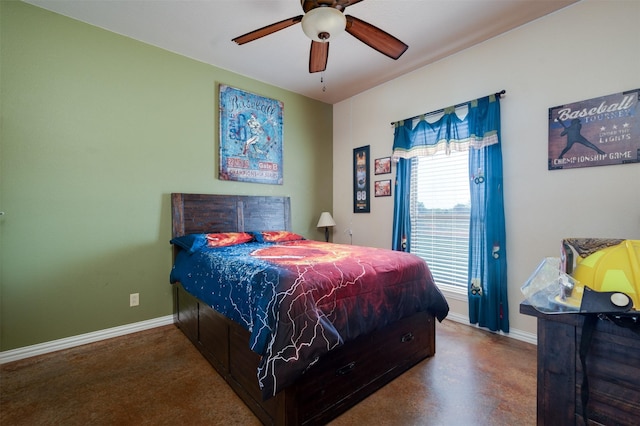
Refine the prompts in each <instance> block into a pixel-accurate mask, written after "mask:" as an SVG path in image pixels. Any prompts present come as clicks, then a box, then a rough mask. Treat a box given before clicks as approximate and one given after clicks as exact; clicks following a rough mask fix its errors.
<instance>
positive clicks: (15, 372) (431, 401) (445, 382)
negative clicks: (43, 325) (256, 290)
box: [0, 320, 536, 426]
mask: <svg viewBox="0 0 640 426" xmlns="http://www.w3.org/2000/svg"><path fill="white" fill-rule="evenodd" d="M436 329H437V337H436V355H435V356H434V357H432V358H429V359H426V360H424V361H422V362H421V363H420V364H418V365H416V366H415V367H414V368H412V369H411V370H409V371H407V372H406V373H405V374H403V375H402V376H400V377H399V378H397V379H396V380H394V381H393V382H391V383H389V384H388V385H387V386H385V387H383V388H382V389H380V390H379V391H378V392H376V393H374V394H373V395H371V396H370V397H369V398H367V399H365V400H364V401H362V402H361V403H360V404H358V405H356V406H355V407H353V408H352V409H350V410H349V411H347V412H346V413H344V414H343V415H341V416H340V417H338V418H336V419H335V420H334V421H333V422H331V425H332V426H346V425H402V426H410V425H432V426H440V425H442V426H444V425H447V426H456V425H487V426H489V425H490V426H497V425H519V426H524V425H534V424H535V423H536V418H535V415H536V347H535V346H534V345H530V344H527V343H524V342H520V341H517V340H515V339H510V338H508V337H504V336H500V335H496V334H492V333H489V332H486V331H484V330H480V329H477V328H474V327H470V326H467V325H463V324H459V323H456V322H453V321H449V320H445V321H443V323H442V324H437V326H436ZM185 423H188V424H192V425H201V424H207V425H259V424H260V422H259V421H258V420H257V419H256V418H255V417H254V416H253V414H252V413H251V411H249V409H248V408H247V407H246V406H245V405H244V404H243V403H242V402H241V401H240V399H239V398H238V397H237V396H236V395H235V393H234V392H233V391H232V390H231V389H230V388H229V387H228V386H227V385H226V383H225V382H224V380H223V379H221V378H220V376H218V374H217V373H216V372H215V370H213V368H212V367H211V366H210V365H209V364H208V363H207V361H206V360H205V359H204V358H203V357H202V356H201V355H200V353H199V352H198V351H197V350H196V349H195V348H194V347H193V346H192V345H191V343H190V342H189V341H188V340H187V339H186V337H184V336H183V335H182V333H181V332H180V331H179V330H178V329H177V328H175V327H174V326H165V327H159V328H156V329H152V330H147V331H144V332H140V333H136V334H131V335H127V336H122V337H117V338H114V339H110V340H106V341H102V342H98V343H93V344H90V345H85V346H81V347H77V348H72V349H68V350H64V351H60V352H56V353H52V354H46V355H41V356H38V357H33V358H29V359H25V360H20V361H16V362H13V363H8V364H4V365H2V366H0V424H1V425H3V426H5V425H6V426H9V425H16V426H17V425H29V426H32V425H69V426H73V425H164V424H172V425H175V424H185Z"/></svg>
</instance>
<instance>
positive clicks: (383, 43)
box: [346, 16, 409, 59]
mask: <svg viewBox="0 0 640 426" xmlns="http://www.w3.org/2000/svg"><path fill="white" fill-rule="evenodd" d="M346 31H347V32H348V33H349V34H351V35H352V36H354V37H355V38H357V39H358V40H360V41H361V42H363V43H364V44H366V45H367V46H369V47H372V48H374V49H375V50H377V51H378V52H380V53H382V54H385V55H387V56H388V57H390V58H391V59H398V58H399V57H400V56H402V54H403V53H404V52H405V51H406V50H407V49H408V48H409V46H407V45H406V44H404V43H403V42H401V41H400V40H398V39H397V38H395V37H394V36H392V35H391V34H389V33H387V32H384V31H382V30H381V29H380V28H378V27H376V26H374V25H371V24H370V23H368V22H365V21H363V20H362V19H358V18H356V17H355V16H347V29H346Z"/></svg>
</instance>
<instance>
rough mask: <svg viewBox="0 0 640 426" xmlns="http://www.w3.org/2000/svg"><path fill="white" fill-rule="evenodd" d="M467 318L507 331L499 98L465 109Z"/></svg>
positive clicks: (474, 104) (474, 102) (505, 253)
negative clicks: (468, 207) (468, 198)
mask: <svg viewBox="0 0 640 426" xmlns="http://www.w3.org/2000/svg"><path fill="white" fill-rule="evenodd" d="M468 118H469V127H470V133H471V145H472V146H474V147H477V148H476V149H471V150H470V151H469V176H470V178H471V179H470V192H471V223H470V225H469V281H470V283H469V293H468V297H469V321H470V322H471V323H472V324H478V325H479V326H481V327H486V328H488V329H489V330H492V331H497V330H502V331H504V332H505V333H508V332H509V309H508V302H507V250H506V241H505V221H504V197H503V191H502V190H503V185H502V150H501V143H500V101H499V99H497V98H494V97H491V98H490V97H487V98H482V99H478V100H477V101H473V102H472V103H471V105H470V109H469V114H468Z"/></svg>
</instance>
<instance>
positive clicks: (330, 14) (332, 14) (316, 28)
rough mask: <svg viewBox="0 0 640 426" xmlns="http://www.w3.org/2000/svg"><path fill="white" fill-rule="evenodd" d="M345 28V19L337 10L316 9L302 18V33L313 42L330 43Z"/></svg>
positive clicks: (327, 8) (328, 8)
mask: <svg viewBox="0 0 640 426" xmlns="http://www.w3.org/2000/svg"><path fill="white" fill-rule="evenodd" d="M346 27H347V18H346V17H345V16H344V14H343V13H342V12H340V11H339V10H338V9H334V8H332V7H328V6H324V7H316V8H315V9H311V10H310V11H308V12H307V13H305V15H304V16H303V17H302V31H304V33H305V34H306V36H307V37H309V38H310V39H311V40H314V41H320V42H324V41H331V40H333V39H334V38H336V37H338V36H339V35H340V34H342V33H343V32H344V30H345V28H346Z"/></svg>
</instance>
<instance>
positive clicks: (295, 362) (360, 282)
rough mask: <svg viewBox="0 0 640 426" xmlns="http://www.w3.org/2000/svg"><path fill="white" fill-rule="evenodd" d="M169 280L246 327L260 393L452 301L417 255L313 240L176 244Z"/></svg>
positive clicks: (443, 310) (440, 314)
mask: <svg viewBox="0 0 640 426" xmlns="http://www.w3.org/2000/svg"><path fill="white" fill-rule="evenodd" d="M170 280H171V282H172V283H175V282H180V283H181V284H182V286H183V287H184V289H185V290H186V291H187V292H189V293H190V294H192V295H193V296H195V297H197V298H198V299H199V300H201V301H202V302H204V303H206V304H208V305H209V306H211V307H212V308H213V309H215V310H216V311H218V312H220V313H221V314H223V315H225V316H226V317H228V318H229V319H231V320H233V321H236V322H237V323H239V324H241V325H242V326H243V327H245V328H246V329H247V330H248V331H249V332H250V334H251V339H250V346H251V349H252V350H253V351H254V352H256V353H258V354H260V355H261V361H260V365H259V368H258V372H257V374H258V380H259V383H260V386H261V388H262V391H263V396H264V397H265V398H269V397H271V396H273V395H275V394H276V393H277V392H278V391H280V390H281V389H283V388H284V387H286V386H288V385H290V384H291V383H293V382H294V381H295V380H296V378H297V377H299V376H300V375H301V374H302V373H303V372H304V371H305V370H306V369H307V368H308V367H309V366H311V365H312V364H313V363H314V362H315V361H317V359H318V358H319V357H320V356H322V355H323V354H325V353H327V352H329V351H330V350H332V349H333V348H336V347H338V346H340V345H341V344H342V343H343V342H346V341H349V340H352V339H355V338H356V337H358V336H360V335H363V334H367V333H369V332H371V331H373V330H376V329H379V328H381V327H384V326H385V325H388V324H390V323H392V322H394V321H397V320H399V319H402V318H404V317H407V316H410V315H412V314H414V313H417V312H421V311H429V312H431V313H432V314H434V315H435V316H436V317H437V318H438V320H440V321H442V319H444V317H446V315H447V313H448V310H449V307H448V305H447V302H446V300H445V299H444V297H443V296H442V294H441V292H440V291H439V290H438V288H437V287H436V286H435V284H434V282H433V278H432V276H431V272H430V271H429V268H428V266H427V264H426V263H425V262H424V260H422V259H421V258H419V257H417V256H415V255H412V254H409V253H403V252H397V251H392V250H384V249H377V248H369V247H359V246H352V245H343V244H332V243H324V242H317V241H310V240H301V241H289V242H283V243H262V242H247V243H242V244H236V245H231V246H226V247H216V248H210V247H206V246H204V247H199V248H198V249H196V250H193V251H190V250H184V249H182V250H179V251H178V254H177V256H176V260H175V264H174V267H173V269H172V271H171V277H170Z"/></svg>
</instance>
